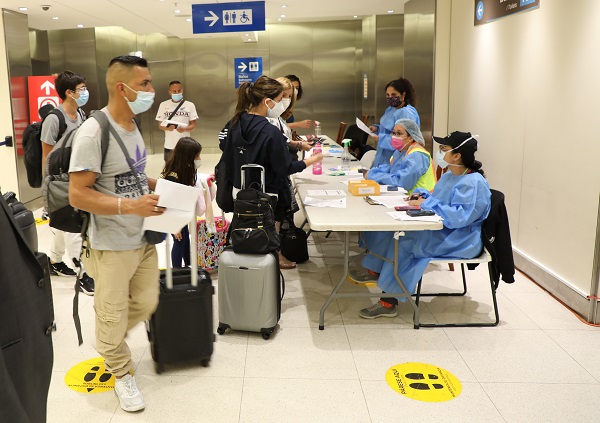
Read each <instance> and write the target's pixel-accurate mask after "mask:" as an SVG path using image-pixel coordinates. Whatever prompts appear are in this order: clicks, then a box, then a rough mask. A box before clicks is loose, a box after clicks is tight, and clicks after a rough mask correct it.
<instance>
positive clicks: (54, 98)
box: [27, 75, 62, 123]
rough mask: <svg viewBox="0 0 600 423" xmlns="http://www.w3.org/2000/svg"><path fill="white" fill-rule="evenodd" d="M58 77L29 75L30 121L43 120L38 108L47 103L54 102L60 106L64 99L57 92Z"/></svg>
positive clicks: (54, 104)
mask: <svg viewBox="0 0 600 423" xmlns="http://www.w3.org/2000/svg"><path fill="white" fill-rule="evenodd" d="M55 79H56V77H54V76H52V75H48V76H28V77H27V87H28V90H29V123H33V122H39V121H40V120H41V118H40V115H39V112H38V110H39V109H40V107H42V106H45V105H46V104H52V105H53V106H54V107H58V105H59V104H60V103H62V101H61V100H60V98H59V97H58V94H57V93H56V88H55V86H54V80H55Z"/></svg>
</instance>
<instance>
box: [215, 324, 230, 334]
mask: <svg viewBox="0 0 600 423" xmlns="http://www.w3.org/2000/svg"><path fill="white" fill-rule="evenodd" d="M227 328H228V326H227V325H223V324H219V327H218V328H217V333H218V334H219V335H223V334H224V333H225V331H226V330H227Z"/></svg>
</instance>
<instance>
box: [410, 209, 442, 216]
mask: <svg viewBox="0 0 600 423" xmlns="http://www.w3.org/2000/svg"><path fill="white" fill-rule="evenodd" d="M406 215H407V216H410V217H418V216H433V215H435V212H432V211H431V210H422V209H419V210H407V211H406Z"/></svg>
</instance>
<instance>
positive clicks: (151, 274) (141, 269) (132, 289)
mask: <svg viewBox="0 0 600 423" xmlns="http://www.w3.org/2000/svg"><path fill="white" fill-rule="evenodd" d="M83 261H84V264H85V268H86V270H87V272H88V274H89V275H90V276H91V277H92V278H94V281H95V292H94V309H95V311H96V350H97V351H98V353H99V354H100V355H101V356H102V357H103V358H104V364H105V366H106V369H107V370H108V371H109V372H111V373H113V374H114V375H115V376H117V377H121V376H123V375H125V374H127V373H128V372H129V371H130V370H131V368H132V363H131V351H130V350H129V347H128V346H127V343H126V342H125V335H127V331H128V330H129V329H131V328H132V327H133V326H135V325H136V324H138V323H140V322H141V321H144V320H146V319H149V318H150V316H151V315H152V313H153V312H154V310H155V309H156V306H157V304H158V292H159V288H158V277H159V271H158V256H157V254H156V247H155V246H154V245H149V244H146V245H145V246H144V247H142V248H139V249H137V250H128V251H106V250H94V249H90V256H89V257H85V254H84V257H83Z"/></svg>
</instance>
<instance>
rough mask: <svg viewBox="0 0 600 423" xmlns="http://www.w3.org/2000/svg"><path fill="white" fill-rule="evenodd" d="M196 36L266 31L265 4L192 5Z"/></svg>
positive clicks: (262, 2)
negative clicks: (212, 33) (215, 33)
mask: <svg viewBox="0 0 600 423" xmlns="http://www.w3.org/2000/svg"><path fill="white" fill-rule="evenodd" d="M192 24H193V28H194V34H206V33H211V32H242V31H264V30H265V2H264V1H249V2H244V3H218V4H217V3H211V4H193V5H192Z"/></svg>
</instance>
